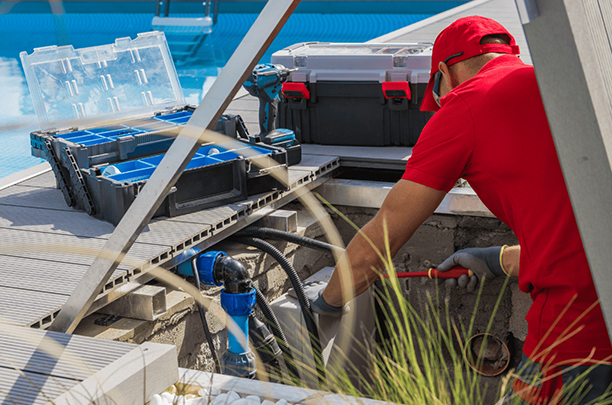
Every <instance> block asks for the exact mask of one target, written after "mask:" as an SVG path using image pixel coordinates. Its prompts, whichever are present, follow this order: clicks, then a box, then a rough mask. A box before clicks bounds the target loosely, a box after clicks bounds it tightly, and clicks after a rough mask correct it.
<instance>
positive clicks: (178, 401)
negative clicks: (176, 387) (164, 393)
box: [176, 395, 185, 405]
mask: <svg viewBox="0 0 612 405" xmlns="http://www.w3.org/2000/svg"><path fill="white" fill-rule="evenodd" d="M176 405H185V397H184V396H182V395H179V396H178V397H177V398H176Z"/></svg>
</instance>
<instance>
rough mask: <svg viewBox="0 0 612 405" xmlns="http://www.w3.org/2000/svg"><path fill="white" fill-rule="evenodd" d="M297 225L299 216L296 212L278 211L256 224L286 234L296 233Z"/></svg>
mask: <svg viewBox="0 0 612 405" xmlns="http://www.w3.org/2000/svg"><path fill="white" fill-rule="evenodd" d="M297 224H298V216H297V212H296V211H290V210H276V211H274V212H272V213H270V214H268V215H266V216H265V217H264V218H262V219H260V220H259V221H257V222H255V224H254V225H255V226H260V227H265V228H273V229H278V230H280V231H285V232H296V231H297Z"/></svg>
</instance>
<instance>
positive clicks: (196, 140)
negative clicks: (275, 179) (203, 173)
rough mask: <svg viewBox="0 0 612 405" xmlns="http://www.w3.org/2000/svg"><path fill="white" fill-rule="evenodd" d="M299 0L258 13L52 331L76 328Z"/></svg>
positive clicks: (279, 0)
mask: <svg viewBox="0 0 612 405" xmlns="http://www.w3.org/2000/svg"><path fill="white" fill-rule="evenodd" d="M298 4H299V0H269V1H268V3H267V4H266V6H265V7H264V9H263V10H262V12H261V13H260V15H259V17H258V18H257V20H256V21H255V23H254V24H253V26H252V27H251V29H250V30H249V32H248V33H247V35H246V36H245V37H244V39H243V40H242V42H241V43H240V45H239V46H238V49H236V52H234V54H233V55H232V57H231V58H230V60H229V61H228V63H227V65H226V66H225V67H224V68H223V70H222V71H221V73H220V74H219V77H218V78H217V80H216V81H215V83H214V84H213V86H212V87H211V89H210V90H209V92H208V93H207V94H206V96H205V97H204V99H203V100H202V102H201V103H200V105H199V106H198V108H197V109H196V110H195V111H194V113H193V115H192V117H191V119H190V120H189V122H187V124H186V125H185V127H184V128H183V129H182V130H181V132H180V134H179V136H178V137H177V138H176V140H175V141H174V143H173V144H172V146H171V147H170V149H169V150H168V152H167V153H166V155H165V157H164V158H163V160H162V161H161V163H160V164H159V166H158V168H157V170H155V172H154V173H153V175H152V176H151V178H150V179H149V180H148V181H147V183H146V186H145V187H144V188H143V190H142V192H141V193H140V194H139V195H138V198H137V199H136V200H135V201H134V203H133V204H132V205H131V206H130V208H129V209H128V211H127V212H126V213H125V215H124V216H123V219H122V220H121V222H120V223H119V225H117V228H116V229H115V231H114V232H113V234H112V235H111V237H110V238H109V239H108V241H107V242H106V244H105V245H104V247H103V249H102V251H101V252H100V253H99V254H98V257H96V260H95V261H94V263H93V264H92V265H91V267H90V268H89V270H88V271H87V273H86V274H85V275H84V277H83V278H82V279H81V281H80V282H79V284H78V286H77V287H76V289H75V290H74V292H73V293H72V295H71V296H70V298H68V301H67V302H66V304H64V306H63V307H62V310H61V311H60V313H59V314H58V316H57V318H56V319H55V321H54V322H53V323H52V324H51V326H50V327H49V329H50V330H54V331H59V332H66V333H72V331H74V329H75V328H76V326H77V325H78V323H79V322H80V321H81V319H82V318H83V316H84V315H85V313H86V312H87V310H88V309H89V307H90V306H91V304H92V303H93V301H94V299H95V298H96V296H97V294H98V292H99V291H100V289H101V288H102V286H103V285H104V284H105V283H106V282H107V280H108V279H109V277H110V276H111V274H112V273H113V271H114V270H115V269H116V268H117V266H118V264H119V263H121V260H122V259H123V257H124V256H125V254H126V253H127V251H128V250H129V249H130V247H131V246H132V244H133V243H134V241H135V240H136V238H137V237H138V235H139V234H140V232H141V231H142V229H143V228H144V227H145V226H146V225H147V223H148V222H149V220H150V219H151V217H152V216H153V213H155V211H156V210H157V208H159V206H160V204H161V203H162V201H163V199H164V197H165V196H166V195H167V194H168V192H169V190H170V189H171V188H172V186H173V185H174V184H175V183H176V181H177V180H178V178H179V176H180V175H181V173H182V172H183V170H184V169H185V167H186V166H187V164H188V163H189V161H190V160H191V158H192V157H193V155H194V154H195V152H196V150H197V149H198V148H199V146H200V143H201V142H202V140H203V139H204V138H205V137H206V132H208V131H204V130H203V128H207V129H210V128H212V126H213V123H216V122H217V120H218V119H219V117H220V116H221V114H222V113H223V111H224V110H225V109H226V108H227V106H228V105H229V103H230V101H231V100H232V98H233V97H234V95H235V94H236V92H237V91H238V89H239V88H240V86H242V84H243V83H244V81H245V80H246V78H247V76H248V75H249V74H250V73H251V72H252V71H253V68H254V67H255V65H256V64H257V62H258V61H259V60H260V59H261V57H262V56H263V54H264V52H265V51H266V50H267V49H268V47H269V46H270V44H271V43H272V41H273V40H274V38H275V37H276V35H277V34H278V32H279V31H280V30H281V28H282V27H283V25H284V24H285V22H286V21H287V19H288V18H289V17H290V16H291V14H292V13H293V11H294V10H295V8H296V7H297V5H298Z"/></svg>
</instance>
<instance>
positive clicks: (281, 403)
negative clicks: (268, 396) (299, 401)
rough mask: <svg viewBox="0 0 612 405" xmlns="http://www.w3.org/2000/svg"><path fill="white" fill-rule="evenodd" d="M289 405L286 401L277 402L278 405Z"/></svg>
mask: <svg viewBox="0 0 612 405" xmlns="http://www.w3.org/2000/svg"><path fill="white" fill-rule="evenodd" d="M288 404H289V403H288V402H287V400H286V399H284V398H283V399H279V400H278V401H276V405H288Z"/></svg>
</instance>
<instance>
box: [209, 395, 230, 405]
mask: <svg viewBox="0 0 612 405" xmlns="http://www.w3.org/2000/svg"><path fill="white" fill-rule="evenodd" d="M226 399H227V394H221V395H219V396H218V397H217V398H215V399H214V400H213V401H212V402H211V404H212V405H221V404H223V405H227V404H229V402H227V401H226Z"/></svg>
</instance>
